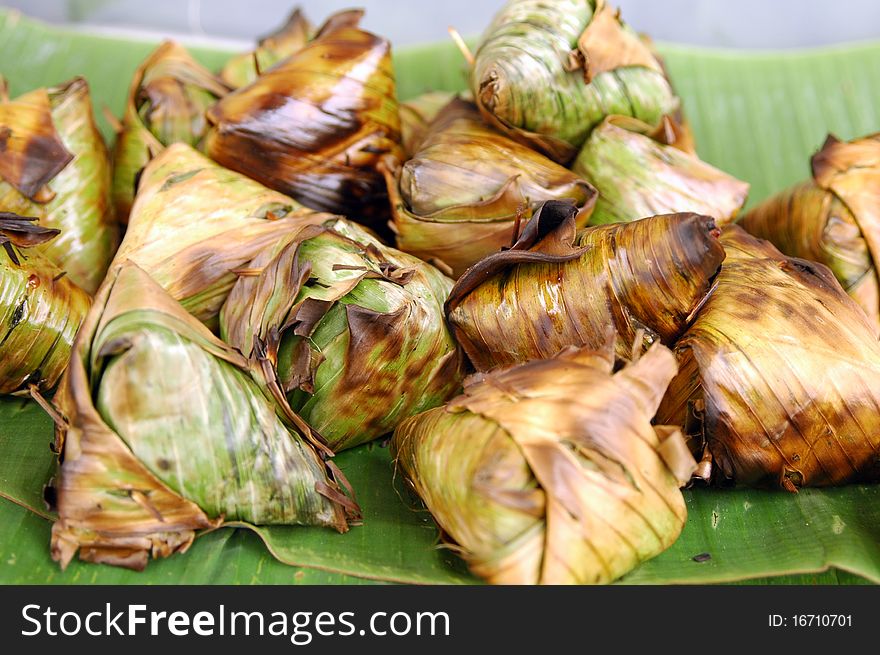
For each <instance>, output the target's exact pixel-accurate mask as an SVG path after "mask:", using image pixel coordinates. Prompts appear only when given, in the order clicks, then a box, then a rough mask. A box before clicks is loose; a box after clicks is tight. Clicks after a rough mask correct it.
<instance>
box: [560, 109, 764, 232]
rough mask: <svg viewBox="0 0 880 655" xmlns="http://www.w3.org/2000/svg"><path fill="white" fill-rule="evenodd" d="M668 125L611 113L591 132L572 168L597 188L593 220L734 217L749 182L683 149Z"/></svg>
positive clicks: (593, 222) (726, 220)
mask: <svg viewBox="0 0 880 655" xmlns="http://www.w3.org/2000/svg"><path fill="white" fill-rule="evenodd" d="M666 125H667V126H668V127H669V130H667V129H661V130H655V129H653V128H651V127H650V126H648V125H647V124H645V123H642V122H641V121H637V120H634V119H632V118H627V117H623V116H611V117H609V118H607V119H605V120H604V121H603V122H602V124H601V125H599V126H598V127H596V129H594V130H593V131H592V132H591V134H590V137H589V138H588V139H587V141H586V143H584V146H583V148H581V151H580V152H579V153H578V156H577V158H576V159H575V161H574V164H572V171H573V172H574V173H576V174H577V175H579V176H581V177H582V178H584V179H585V180H589V181H590V182H591V183H592V184H593V185H594V186H595V187H596V189H597V191H598V192H599V198H598V200H597V201H596V208H595V210H594V211H593V214H592V216H591V217H590V224H591V225H602V224H605V223H622V222H627V221H634V220H636V219H639V218H642V217H644V216H654V215H656V214H667V213H671V212H696V213H698V214H705V215H706V216H711V217H712V218H714V219H715V221H716V223H717V224H718V225H719V226H722V225H726V224H728V223H730V222H731V221H733V219H734V218H735V217H736V215H737V213H738V212H739V210H740V209H742V206H743V204H745V201H746V197H747V196H748V193H749V185H748V183H746V182H742V181H740V180H738V179H736V178H735V177H733V176H731V175H728V174H727V173H725V172H724V171H721V170H718V169H717V168H715V167H714V166H711V165H709V164H707V163H706V162H704V161H701V160H700V159H699V158H698V157H697V156H696V155H695V154H693V153H690V152H686V151H683V150H681V148H680V146H681V144H680V143H679V142H678V141H676V139H677V138H678V132H677V126H676V125H675V124H674V123H673V122H672V121H668V122H667V124H666ZM670 138H671V139H672V141H671V142H670V141H669V139H670ZM685 145H686V143H685Z"/></svg>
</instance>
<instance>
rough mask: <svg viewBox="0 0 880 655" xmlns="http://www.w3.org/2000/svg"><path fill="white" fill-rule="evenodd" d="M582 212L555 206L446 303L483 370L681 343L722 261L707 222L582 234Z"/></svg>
mask: <svg viewBox="0 0 880 655" xmlns="http://www.w3.org/2000/svg"><path fill="white" fill-rule="evenodd" d="M576 215H577V208H576V207H575V206H574V204H573V203H572V202H571V201H561V200H550V201H547V202H545V203H544V205H543V206H542V207H541V208H540V209H539V210H538V212H537V214H536V215H535V217H534V218H532V220H531V221H529V223H528V224H527V225H526V228H525V229H524V230H523V233H522V235H521V237H520V239H519V240H518V241H517V243H516V244H515V245H514V246H513V247H512V248H510V249H509V250H505V251H503V252H499V253H496V254H494V255H490V256H489V257H486V258H485V259H483V260H482V261H480V262H479V263H478V264H476V265H474V266H473V267H471V268H470V269H468V271H467V272H466V273H465V274H464V275H463V276H462V277H461V278H459V280H458V282H456V285H455V287H454V288H453V289H452V292H451V293H450V296H449V299H448V300H447V303H446V310H447V317H448V320H449V324H450V326H451V327H452V331H453V334H454V335H455V338H456V339H457V341H458V342H459V343H460V344H461V346H462V347H463V348H464V350H465V352H466V353H467V355H468V357H469V358H470V360H471V362H472V363H473V364H474V366H475V367H476V368H477V370H478V371H486V370H489V369H491V368H494V367H496V366H508V365H510V364H516V363H520V362H525V361H528V360H530V359H540V358H545V357H551V356H552V355H554V354H555V353H556V352H558V351H559V350H560V349H562V348H563V347H565V346H568V345H574V346H586V347H588V348H591V349H597V348H600V347H601V346H602V344H604V343H605V339H606V338H607V334H608V331H609V330H611V329H614V330H616V331H617V333H618V334H619V335H620V337H621V338H620V339H618V340H617V355H618V357H620V358H622V359H628V358H629V357H630V356H631V353H632V352H633V349H634V348H635V349H636V350H640V349H641V348H642V346H643V344H650V343H653V342H655V341H661V342H663V343H664V344H666V345H670V346H671V345H673V344H674V343H675V342H676V340H677V339H678V338H679V337H680V336H681V335H682V334H683V333H684V331H685V330H686V329H687V326H688V320H689V317H690V315H691V314H692V312H693V311H694V309H696V307H697V306H698V305H699V304H700V302H702V300H703V298H704V296H705V294H706V292H707V291H708V290H709V286H710V284H711V281H712V278H713V277H714V276H715V274H716V273H717V271H718V268H719V267H720V265H721V262H722V260H723V259H724V250H723V248H722V247H721V244H720V243H719V241H718V235H719V231H718V229H717V228H716V227H715V222H714V220H713V219H712V218H710V217H708V216H700V215H698V214H666V215H662V216H654V217H652V218H645V219H642V220H640V221H634V222H632V223H619V224H615V225H601V226H597V227H591V228H587V229H585V230H583V231H582V232H580V233H579V234H576V227H575V216H576Z"/></svg>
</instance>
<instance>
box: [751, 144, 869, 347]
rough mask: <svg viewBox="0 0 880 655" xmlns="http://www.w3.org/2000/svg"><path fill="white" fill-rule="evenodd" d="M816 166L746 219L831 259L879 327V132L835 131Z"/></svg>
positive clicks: (797, 250) (776, 238) (781, 242)
mask: <svg viewBox="0 0 880 655" xmlns="http://www.w3.org/2000/svg"><path fill="white" fill-rule="evenodd" d="M812 172H813V176H812V179H810V180H807V181H805V182H802V183H800V184H797V185H795V186H793V187H791V188H789V189H786V190H785V191H782V192H780V193H778V194H777V195H775V196H773V197H771V198H769V199H768V200H765V201H764V202H762V203H761V204H760V205H758V206H757V207H755V208H754V209H752V210H751V211H749V212H748V213H747V214H746V215H745V216H743V218H742V221H741V222H740V224H741V225H742V226H743V227H744V228H745V229H746V230H747V231H748V232H750V233H751V234H754V235H755V236H757V237H760V238H762V239H767V240H768V241H770V242H771V243H772V244H773V245H774V246H776V247H777V248H779V249H780V250H781V251H782V252H784V253H785V254H786V255H790V256H792V257H802V258H804V259H809V260H812V261H815V262H819V263H821V264H825V266H827V267H828V268H830V269H831V272H832V273H834V276H835V277H836V278H837V280H838V281H839V282H840V284H841V285H842V286H843V288H844V290H846V292H847V293H848V294H849V295H850V296H852V298H853V299H854V300H855V301H856V302H857V303H858V304H859V305H860V306H861V307H862V309H864V310H865V312H866V313H867V315H868V318H869V319H870V321H871V323H872V325H873V326H874V331H875V332H877V333H880V273H878V271H877V260H878V258H880V134H873V135H870V136H866V137H863V138H860V139H854V140H853V141H850V142H844V141H839V140H838V139H836V138H834V137H833V136H829V137H828V139H827V140H826V141H825V144H824V145H823V146H822V148H821V149H820V150H819V152H817V153H816V154H815V155H813V158H812Z"/></svg>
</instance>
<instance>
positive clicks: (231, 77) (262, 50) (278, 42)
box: [220, 7, 314, 89]
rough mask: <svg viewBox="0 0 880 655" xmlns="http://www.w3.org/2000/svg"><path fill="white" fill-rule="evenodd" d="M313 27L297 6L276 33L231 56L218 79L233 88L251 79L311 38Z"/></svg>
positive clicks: (300, 47) (303, 45)
mask: <svg viewBox="0 0 880 655" xmlns="http://www.w3.org/2000/svg"><path fill="white" fill-rule="evenodd" d="M313 34H314V27H313V26H312V24H311V23H310V22H309V20H308V18H306V17H305V14H303V12H302V10H301V9H300V8H299V7H297V8H296V9H294V10H293V13H291V14H290V16H289V17H288V18H287V21H286V22H285V23H284V25H282V26H281V27H280V28H278V29H277V30H276V31H275V32H273V33H272V34H270V35H269V36H266V37H264V38H262V39H260V42H259V43H258V44H257V47H256V49H254V50H252V51H250V52H244V53H241V54H239V55H235V56H234V57H231V58H230V59H229V61H227V62H226V64H225V65H224V66H223V70H222V71H220V79H222V80H223V82H224V83H225V84H226V85H228V86H229V87H230V88H232V89H239V88H241V87H243V86H247V85H248V84H250V83H251V82H253V81H254V80H255V79H257V77H259V75H260V73H261V72H262V71H265V70H269V68H271V67H272V66H274V65H275V64H277V63H278V62H279V61H281V60H282V59H286V58H287V57H289V56H290V55H292V54H294V53H296V52H299V51H300V50H301V49H302V48H303V47H305V45H306V44H307V43H308V42H309V40H311V38H312V35H313Z"/></svg>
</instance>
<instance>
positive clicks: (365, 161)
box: [207, 11, 401, 231]
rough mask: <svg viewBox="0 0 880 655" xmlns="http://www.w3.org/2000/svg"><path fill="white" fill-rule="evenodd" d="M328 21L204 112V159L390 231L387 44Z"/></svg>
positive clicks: (395, 125)
mask: <svg viewBox="0 0 880 655" xmlns="http://www.w3.org/2000/svg"><path fill="white" fill-rule="evenodd" d="M361 13H362V12H359V11H351V12H345V13H343V14H341V15H339V16H336V17H331V18H330V19H329V20H328V22H327V24H325V26H324V27H323V28H322V29H321V31H320V32H319V33H318V35H317V36H316V37H315V39H314V40H313V41H311V42H310V43H309V44H308V45H307V46H306V47H304V48H303V49H302V50H300V51H299V52H297V53H296V54H294V55H293V56H291V57H289V58H288V59H286V60H284V61H283V62H282V63H279V64H278V65H276V66H275V67H273V68H272V69H271V70H268V71H266V72H265V73H263V74H262V75H261V76H260V77H259V78H258V79H257V80H255V81H254V82H253V83H252V84H250V85H248V86H246V87H244V88H242V89H238V90H237V91H234V92H233V93H230V94H229V95H228V96H226V97H225V98H224V99H223V100H221V101H220V102H218V103H217V104H216V105H214V106H213V107H212V108H211V110H210V111H209V112H208V119H209V120H210V121H211V123H212V124H213V128H212V129H211V131H210V132H209V134H208V139H207V152H208V154H209V155H210V156H211V157H212V158H213V159H215V160H216V161H218V162H220V163H221V164H223V165H224V166H227V167H229V168H231V169H233V170H236V171H239V172H241V173H244V174H245V175H247V176H249V177H252V178H253V179H255V180H259V181H260V182H262V183H263V184H265V185H266V186H268V187H270V188H273V189H276V190H278V191H281V192H282V193H286V194H288V195H290V196H292V197H293V198H295V199H296V200H298V201H299V202H301V203H302V204H303V205H305V206H307V207H312V208H314V209H318V210H322V211H329V212H334V213H337V214H344V215H346V216H350V217H352V218H354V219H356V220H363V221H364V222H365V223H367V224H369V225H370V226H371V227H373V228H374V229H376V230H379V231H382V230H385V222H386V221H387V218H388V207H387V205H388V199H387V195H386V192H385V184H384V180H383V179H382V175H381V174H380V173H379V171H378V170H377V168H376V166H377V164H378V162H379V161H380V159H381V158H382V157H383V156H393V157H400V153H401V151H400V146H399V141H400V118H399V116H398V111H397V98H396V95H395V87H394V72H393V70H392V68H391V46H390V44H389V43H388V41H386V40H385V39H382V38H380V37H378V36H375V35H373V34H370V33H369V32H365V31H363V30H361V29H359V28H358V27H357V22H358V21H359V20H360V17H361Z"/></svg>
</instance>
